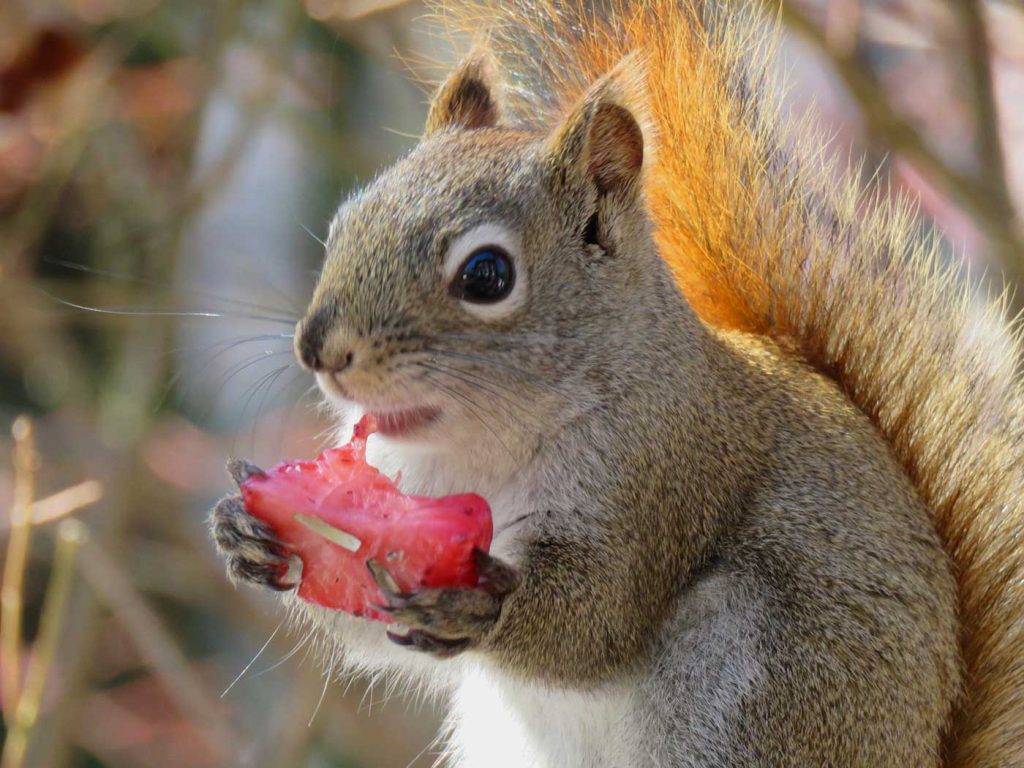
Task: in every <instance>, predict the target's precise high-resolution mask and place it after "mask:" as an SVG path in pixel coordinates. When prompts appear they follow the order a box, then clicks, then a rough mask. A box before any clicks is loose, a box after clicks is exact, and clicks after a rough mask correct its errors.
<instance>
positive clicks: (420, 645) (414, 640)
mask: <svg viewBox="0 0 1024 768" xmlns="http://www.w3.org/2000/svg"><path fill="white" fill-rule="evenodd" d="M386 634H387V637H388V640H390V641H391V642H392V643H394V644H395V645H401V646H403V647H406V648H412V649H413V650H417V651H424V652H425V653H430V654H432V655H434V656H437V657H438V658H442V659H443V658H448V657H449V656H455V655H456V654H458V653H460V652H462V651H464V650H465V649H466V648H468V647H469V645H470V640H469V638H461V639H458V640H446V639H445V638H443V637H435V636H434V635H429V634H427V633H426V632H423V631H421V630H418V629H411V630H409V632H407V633H406V634H404V635H400V634H398V633H397V632H392V631H391V630H387V633H386Z"/></svg>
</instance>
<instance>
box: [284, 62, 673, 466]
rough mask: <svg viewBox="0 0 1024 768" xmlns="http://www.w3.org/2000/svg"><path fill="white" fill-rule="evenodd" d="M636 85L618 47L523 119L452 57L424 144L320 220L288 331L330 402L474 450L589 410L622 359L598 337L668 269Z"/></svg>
mask: <svg viewBox="0 0 1024 768" xmlns="http://www.w3.org/2000/svg"><path fill="white" fill-rule="evenodd" d="M639 80H640V78H639V66H638V64H637V62H636V61H635V60H630V59H627V60H626V61H624V62H623V63H622V64H621V65H620V66H618V67H617V68H615V69H614V70H612V71H611V72H610V73H609V74H607V75H606V76H604V77H603V78H601V79H600V80H598V81H597V82H596V83H594V84H593V86H592V87H591V88H590V89H589V90H588V91H587V92H586V93H585V94H584V95H583V96H582V97H581V98H580V99H579V101H578V102H577V103H576V104H575V105H574V106H573V107H572V109H571V110H570V111H569V112H568V114H567V115H566V116H565V117H564V119H563V120H562V121H561V123H560V124H559V125H558V126H557V127H556V128H555V129H554V130H553V131H550V132H546V133H544V132H534V131H526V130H522V129H519V128H517V127H515V126H514V125H509V124H506V122H505V119H506V115H505V109H504V107H503V104H502V91H501V86H500V84H499V83H498V82H497V81H496V78H495V77H494V74H493V66H492V63H491V61H490V60H489V59H488V57H487V56H486V54H484V53H483V52H481V51H479V50H476V51H474V52H473V53H471V54H470V55H469V57H467V58H466V59H465V60H464V61H463V62H462V64H461V65H460V66H459V67H458V68H457V69H456V70H455V71H454V72H453V73H452V74H451V75H450V76H449V77H448V79H447V80H446V81H445V83H444V84H443V85H442V86H441V88H440V89H439V90H438V92H437V94H436V96H435V97H434V99H433V102H432V104H431V106H430V110H429V117H428V119H427V125H426V131H425V135H424V137H423V139H422V140H421V142H420V143H419V144H418V145H417V147H416V148H415V149H414V150H412V152H411V153H410V154H409V155H407V156H406V157H405V158H404V159H402V160H400V161H399V162H398V163H396V164H395V165H394V166H392V167H391V168H389V169H388V170H386V171H385V172H384V173H382V174H381V175H380V176H379V177H378V178H377V179H376V180H375V181H374V182H372V183H371V184H370V185H369V186H368V187H366V188H365V189H363V190H362V191H360V192H358V193H357V194H355V195H354V196H352V197H351V199H349V200H347V201H346V202H345V203H344V204H343V205H342V206H341V208H340V210H339V211H338V213H337V215H336V217H335V219H334V221H333V223H332V225H331V229H330V233H329V236H328V240H327V256H326V261H325V264H324V267H323V271H322V273H321V276H320V280H319V283H318V285H317V287H316V290H315V294H314V296H313V299H312V301H311V303H310V306H309V309H308V311H307V314H306V316H305V317H304V319H303V320H302V321H301V322H300V323H299V325H298V328H297V330H296V336H295V340H296V341H295V347H296V354H297V355H298V357H299V359H300V361H301V362H302V363H303V365H304V366H306V367H307V368H309V369H311V370H312V371H314V372H315V373H316V375H317V380H318V382H319V384H320V386H321V388H322V389H323V390H324V391H325V392H326V393H327V395H328V396H329V398H331V399H332V400H338V401H342V402H352V403H355V404H358V405H360V406H362V407H363V408H364V409H366V410H368V411H370V412H372V413H374V414H376V415H377V416H378V422H381V420H382V419H381V417H383V420H384V421H385V422H386V423H388V424H390V426H392V427H393V429H391V430H390V431H392V432H396V433H397V432H404V433H406V434H405V435H404V437H405V438H406V441H407V442H416V441H417V440H419V441H420V442H423V443H434V442H437V441H438V440H441V441H443V440H444V439H445V438H456V439H469V443H468V444H469V445H474V446H479V445H481V444H482V443H488V442H494V440H495V439H498V440H503V438H502V436H503V435H505V434H508V435H510V436H515V435H520V436H522V437H524V438H529V437H533V438H536V437H537V436H539V435H542V434H543V433H544V431H547V430H552V429H555V428H557V424H558V423H559V422H560V421H561V419H562V418H563V417H571V416H572V412H574V411H575V412H578V410H579V409H580V408H584V407H586V405H587V402H588V395H590V394H592V393H593V392H594V391H595V388H599V387H601V386H604V385H606V384H607V382H608V381H609V378H610V377H611V376H613V375H614V370H613V369H615V368H616V367H617V365H616V362H617V361H615V360H612V359H609V357H608V355H607V348H608V346H609V345H610V344H611V345H614V344H615V343H616V342H614V341H613V339H616V338H619V337H621V336H622V333H623V329H624V328H625V327H626V326H627V325H628V322H629V321H628V318H629V317H630V316H631V315H632V313H633V312H634V311H636V310H637V308H638V307H644V306H647V307H648V308H649V306H650V305H649V302H650V301H651V298H652V293H654V292H656V291H654V290H653V289H652V287H651V286H652V281H653V282H658V281H659V280H661V281H664V280H668V278H667V277H666V276H667V271H666V270H665V268H664V265H663V264H662V262H661V260H660V259H659V258H658V256H657V252H656V250H655V247H654V245H653V242H652V236H651V227H650V224H649V219H648V216H647V212H646V208H645V204H644V195H643V184H642V177H643V170H644V162H645V157H644V150H645V147H644V131H643V129H642V127H641V126H642V122H643V121H642V118H641V117H640V114H641V112H640V110H639V108H638V106H637V104H638V99H637V98H636V94H637V93H638V82H639ZM648 317H649V313H648ZM620 343H621V342H620ZM624 353H625V354H624V356H623V358H622V359H621V361H620V362H621V363H622V364H625V363H627V362H628V361H629V357H628V353H629V350H625V351H624ZM524 425H525V426H526V427H527V428H526V429H524V428H523V426H524ZM407 427H410V428H408V429H406V428H407ZM411 427H415V428H414V429H413V428H411ZM382 431H384V432H385V434H387V432H388V430H382ZM529 433H533V434H532V435H530V434H529ZM421 438H422V440H421ZM510 439H514V437H510ZM506 442H507V441H506Z"/></svg>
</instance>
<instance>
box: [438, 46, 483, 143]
mask: <svg viewBox="0 0 1024 768" xmlns="http://www.w3.org/2000/svg"><path fill="white" fill-rule="evenodd" d="M492 71H493V64H492V61H491V57H490V56H489V55H488V53H487V51H486V50H485V49H484V48H483V46H481V45H477V46H476V47H474V48H473V50H472V51H470V52H469V54H468V55H467V56H466V57H465V58H464V59H463V60H462V61H461V62H460V63H459V65H458V66H457V67H456V68H455V70H454V71H453V72H452V73H451V74H450V75H448V78H447V79H446V80H445V81H444V83H442V85H441V87H440V88H439V89H438V90H437V93H435V94H434V98H433V100H432V101H431V102H430V112H429V114H428V115H427V127H426V132H425V133H426V135H428V136H429V135H430V134H432V133H436V132H437V131H443V130H446V129H449V128H455V129H464V130H472V129H474V128H490V127H493V126H494V125H496V124H497V122H498V112H499V110H498V101H497V99H496V98H495V96H496V90H497V89H496V87H495V84H494V78H493V75H492Z"/></svg>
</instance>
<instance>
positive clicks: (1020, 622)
mask: <svg viewBox="0 0 1024 768" xmlns="http://www.w3.org/2000/svg"><path fill="white" fill-rule="evenodd" d="M600 5H601V7H602V8H603V9H604V11H605V12H604V13H602V14H600V15H599V14H596V13H595V12H594V11H593V10H587V9H585V8H584V7H583V3H581V2H580V3H564V4H563V3H557V2H555V0H532V1H531V2H522V3H500V4H494V5H489V4H487V3H486V2H484V3H472V2H470V3H459V5H458V6H457V7H453V8H446V9H445V16H446V19H447V21H448V23H449V24H450V25H452V26H453V27H454V28H456V29H464V30H467V31H472V30H480V29H488V30H491V34H490V41H489V42H490V46H489V47H491V48H492V50H494V51H495V53H496V54H497V55H498V56H499V57H501V58H504V59H506V60H507V61H506V63H508V64H509V67H508V69H509V71H511V72H515V73H518V74H521V75H522V76H523V77H524V78H527V79H528V81H529V82H530V85H531V88H530V89H526V88H520V89H515V90H512V89H510V90H511V95H512V96H513V97H518V98H519V99H520V101H519V104H518V110H517V113H518V115H519V118H520V119H521V120H522V121H524V122H525V123H527V124H551V123H552V122H553V120H554V117H553V116H556V115H558V114H561V113H563V112H564V111H565V110H566V109H567V107H568V106H569V105H571V104H572V103H573V102H574V101H575V100H576V99H577V98H578V97H579V96H580V94H581V93H583V92H584V91H585V90H586V88H587V86H588V85H589V84H590V83H591V82H592V81H593V80H595V79H596V78H597V77H599V76H600V75H601V74H603V73H605V72H607V71H608V70H610V69H611V68H612V67H614V66H615V65H616V64H617V63H618V62H619V61H620V60H621V59H622V58H623V57H625V56H627V55H631V54H632V55H638V56H640V57H641V58H642V60H643V62H644V65H645V67H644V68H645V70H646V73H647V76H646V83H645V88H646V91H647V93H648V99H647V103H648V104H649V112H648V117H649V119H650V122H651V126H650V128H651V129H652V131H651V132H652V134H653V136H654V137H655V140H656V148H655V150H654V159H653V161H652V162H650V163H645V165H646V166H647V171H646V179H645V184H646V194H647V196H648V201H649V205H650V209H651V212H652V215H653V218H654V222H655V225H656V238H657V241H658V245H659V247H660V250H661V253H662V255H663V257H664V259H665V260H666V261H667V263H668V264H669V266H670V267H671V269H672V270H673V272H674V274H675V275H676V278H677V280H678V283H679V285H680V287H681V289H682V291H683V293H684V294H685V295H686V298H687V299H688V301H689V303H690V305H691V306H692V307H693V309H694V310H695V311H696V313H697V314H698V315H699V316H700V317H701V318H702V319H703V320H704V321H705V322H706V323H708V324H709V325H711V326H714V327H717V328H722V329H736V330H742V331H745V332H749V333H754V334H758V335H762V336H765V337H768V338H771V339H773V340H774V341H776V342H777V343H778V344H779V345H780V346H782V347H783V348H784V349H786V350H788V351H790V352H791V353H792V354H793V355H795V356H797V357H799V358H800V359H803V360H805V361H806V362H808V363H809V364H811V365H812V366H814V367H815V368H817V369H818V370H820V371H821V372H822V373H824V374H826V375H827V376H829V377H831V378H832V379H833V380H835V381H836V382H837V383H838V384H839V386H840V387H841V389H842V390H843V391H844V392H845V393H846V395H847V396H848V397H849V398H850V400H851V401H852V402H853V403H855V404H856V405H857V406H858V407H859V408H860V409H861V410H862V411H863V412H864V413H865V414H866V415H867V416H868V417H869V418H870V419H871V420H872V421H873V422H874V424H875V425H876V426H877V427H878V429H879V430H880V431H881V432H882V433H883V434H884V435H885V437H886V438H887V440H888V442H889V443H890V444H891V446H892V449H893V451H894V453H895V455H896V456H897V457H898V459H899V460H900V462H901V463H902V465H903V467H904V468H905V470H906V472H907V474H908V475H909V477H910V478H911V480H912V481H913V483H914V486H915V487H916V489H917V491H918V493H919V494H920V496H921V497H922V499H923V500H924V501H925V503H926V504H927V506H928V507H929V509H930V510H931V512H932V514H933V516H934V520H935V525H936V527H937V529H938V531H939V534H940V536H941V538H942V540H943V542H944V544H945V547H946V550H947V552H948V553H949V555H950V557H951V559H952V560H953V562H954V568H955V571H956V574H957V577H958V583H959V595H960V620H961V627H962V648H963V660H964V666H965V678H964V679H965V681H966V684H965V691H964V692H963V695H962V697H961V701H960V702H959V705H958V708H957V712H956V715H955V717H954V721H953V722H952V723H951V724H950V727H949V733H948V739H947V747H948V749H947V758H946V764H947V765H949V766H973V767H975V768H984V767H985V766H1005V765H1011V764H1014V763H1015V762H1017V761H1019V760H1020V755H1021V753H1022V752H1024V544H1022V542H1021V539H1020V531H1021V530H1022V526H1024V409H1022V407H1021V403H1022V402H1024V398H1022V394H1024V393H1022V389H1021V385H1020V383H1019V380H1018V379H1017V378H1016V375H1017V368H1018V365H1019V363H1020V360H1021V347H1020V332H1019V328H1018V327H1017V326H1015V325H1013V324H1012V323H1010V322H1009V321H1008V320H1007V319H1006V305H1005V303H1004V302H1003V301H999V300H995V301H993V300H987V299H984V298H982V297H980V296H978V295H976V292H974V291H972V290H971V289H969V288H967V287H964V284H963V282H962V281H961V280H960V279H959V277H958V271H957V268H956V267H947V266H943V263H942V261H941V256H940V243H939V242H938V240H937V238H934V237H932V238H926V237H922V235H921V233H920V228H919V227H918V226H916V225H915V223H914V211H913V209H912V207H911V206H910V205H909V204H908V203H907V202H905V201H897V202H892V201H891V200H888V199H886V198H885V197H884V196H882V195H881V194H880V193H878V191H877V190H876V191H875V192H873V193H868V194H864V193H863V192H862V191H861V189H860V188H859V186H858V183H857V179H856V176H855V174H853V173H849V172H840V171H838V170H837V169H836V168H835V167H834V166H833V164H832V163H830V162H829V161H828V160H826V159H823V158H822V157H821V155H820V154H819V150H818V149H817V148H818V147H820V146H821V145H822V143H823V142H822V141H819V140H818V139H819V136H818V135H817V133H816V132H814V131H813V129H812V128H811V127H810V126H809V125H808V124H807V123H806V122H800V121H796V122H794V121H792V120H790V119H789V118H786V119H783V118H782V116H781V115H780V114H779V107H778V105H777V104H773V103H772V102H771V100H770V98H769V97H768V96H767V95H766V94H770V93H772V92H773V91H774V90H775V86H774V85H773V84H772V83H771V82H770V80H771V77H770V75H768V74H767V73H768V72H769V71H770V69H771V67H770V66H769V62H770V58H771V53H772V48H773V44H774V40H775V37H776V35H775V34H774V33H772V32H768V33H764V32H759V31H752V30H757V29H758V24H762V26H763V22H762V21H758V20H757V19H756V18H755V14H754V13H752V12H750V11H749V10H741V11H737V10H736V9H735V8H733V9H731V10H729V11H726V10H712V9H711V5H710V4H709V5H708V6H707V7H702V6H701V5H699V4H698V3H696V2H694V1H693V0H690V1H689V2H688V1H687V0H647V2H637V3H629V2H627V1H626V0H609V1H608V2H606V3H601V4H600ZM723 7H725V4H723ZM534 86H535V88H534Z"/></svg>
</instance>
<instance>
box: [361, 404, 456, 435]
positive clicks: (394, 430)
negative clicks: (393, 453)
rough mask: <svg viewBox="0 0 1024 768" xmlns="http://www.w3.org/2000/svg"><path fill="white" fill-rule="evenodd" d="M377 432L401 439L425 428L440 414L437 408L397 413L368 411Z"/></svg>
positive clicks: (409, 409) (407, 410)
mask: <svg viewBox="0 0 1024 768" xmlns="http://www.w3.org/2000/svg"><path fill="white" fill-rule="evenodd" d="M368 413H369V414H370V416H371V417H372V418H373V420H374V421H375V422H376V423H377V431H378V432H379V433H380V434H382V435H386V436H388V437H403V436H405V435H409V434H411V433H412V432H415V431H416V430H418V429H420V428H422V427H425V426H426V425H427V424H429V423H430V422H432V421H434V419H436V418H437V417H438V415H439V414H440V410H438V409H437V408H430V407H421V408H406V409H403V410H398V411H368Z"/></svg>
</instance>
